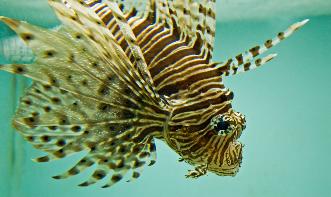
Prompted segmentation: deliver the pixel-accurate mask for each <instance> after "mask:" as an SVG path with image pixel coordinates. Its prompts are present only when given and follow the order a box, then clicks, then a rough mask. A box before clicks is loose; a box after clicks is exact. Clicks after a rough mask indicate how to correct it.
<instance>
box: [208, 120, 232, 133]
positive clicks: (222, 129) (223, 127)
mask: <svg viewBox="0 0 331 197" xmlns="http://www.w3.org/2000/svg"><path fill="white" fill-rule="evenodd" d="M211 125H212V127H213V129H214V130H216V131H217V132H218V133H219V134H221V135H224V134H228V133H229V132H230V131H229V130H230V128H231V125H230V122H229V121H228V120H227V119H226V118H225V117H224V116H216V117H214V118H213V119H212V121H211Z"/></svg>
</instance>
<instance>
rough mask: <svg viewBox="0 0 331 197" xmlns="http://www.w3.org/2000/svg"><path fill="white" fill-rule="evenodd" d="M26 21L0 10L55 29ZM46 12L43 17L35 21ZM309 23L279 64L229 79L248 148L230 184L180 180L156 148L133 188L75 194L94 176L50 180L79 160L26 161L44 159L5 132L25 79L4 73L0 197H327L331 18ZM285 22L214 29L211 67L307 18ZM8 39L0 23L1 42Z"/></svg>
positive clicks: (167, 153)
mask: <svg viewBox="0 0 331 197" xmlns="http://www.w3.org/2000/svg"><path fill="white" fill-rule="evenodd" d="M2 5H3V4H2ZM0 7H1V6H0ZM330 9H331V8H330ZM30 12H31V11H29V10H26V11H24V9H22V10H20V11H14V10H12V9H10V7H8V8H6V9H4V7H1V8H0V15H6V16H11V17H16V18H20V19H24V20H27V21H30V22H32V23H34V24H39V25H42V26H44V27H46V26H47V27H50V26H54V25H55V24H56V21H54V20H51V21H46V22H45V20H43V21H42V20H41V21H38V18H33V19H32V18H31V19H30V18H29V13H30ZM50 12H51V10H50V9H49V10H48V11H47V10H46V11H44V12H42V13H40V17H42V16H43V14H50ZM307 17H308V18H310V22H309V23H308V24H307V25H306V26H305V27H304V28H302V29H301V30H300V31H298V32H297V33H296V34H295V35H293V36H292V37H291V38H289V39H288V40H286V41H284V42H283V43H281V44H280V45H279V46H277V47H275V48H273V49H272V50H271V51H272V52H276V53H278V56H277V57H276V59H275V60H273V61H271V62H270V63H268V64H267V65H265V66H263V67H262V68H259V69H257V70H254V71H251V72H248V73H245V74H241V75H238V76H235V77H230V78H227V79H225V84H226V86H227V87H228V88H230V89H231V90H233V91H234V94H235V99H234V103H233V106H234V109H235V110H237V111H240V112H242V113H244V114H245V115H246V118H247V128H246V130H245V131H244V133H243V135H242V136H241V138H240V141H241V142H243V143H244V144H245V145H246V146H245V147H244V154H243V157H244V159H243V163H242V167H241V169H240V171H239V173H238V174H237V176H236V177H220V176H216V175H214V174H209V175H208V176H204V177H201V178H199V179H197V180H188V179H185V178H184V175H185V174H186V172H187V170H188V169H191V167H190V166H189V165H187V164H184V163H179V162H178V161H177V160H178V158H179V157H178V156H177V155H176V154H175V153H174V152H173V151H172V150H170V148H168V147H167V146H166V145H164V144H163V143H162V142H158V143H157V153H158V159H157V163H156V164H155V165H154V166H152V167H146V168H145V170H144V172H143V174H142V177H141V178H139V179H138V180H137V181H135V182H132V183H126V182H125V181H123V182H120V183H118V184H116V185H115V186H114V187H112V188H110V189H102V188H100V186H102V184H96V185H94V186H91V187H88V188H81V187H77V186H76V185H77V184H79V183H80V182H82V181H83V180H84V178H87V177H88V174H89V173H91V172H92V169H91V170H89V171H87V172H86V173H84V174H82V175H80V176H77V177H73V178H71V179H68V180H63V181H57V180H53V179H52V178H51V176H53V175H57V174H59V173H61V172H63V171H64V170H66V169H67V168H69V167H70V166H71V165H72V164H73V162H74V161H73V160H77V159H78V157H79V155H76V156H73V157H70V158H68V159H64V160H60V161H55V162H52V163H48V164H38V163H34V162H32V161H31V158H34V157H37V156H41V155H43V153H41V152H40V151H37V150H35V149H33V148H32V147H31V145H29V144H28V143H26V142H24V141H23V140H22V139H21V137H20V136H19V135H18V134H16V133H15V132H14V130H13V129H11V126H10V117H11V115H12V113H13V111H14V106H15V103H16V101H17V98H18V97H19V95H21V93H22V89H24V86H25V85H26V84H27V80H25V79H22V78H20V77H14V76H12V75H10V74H8V73H4V72H0V109H1V110H0V125H1V126H0V158H1V160H0V196H4V197H7V196H8V197H12V196H14V197H16V196H17V197H21V196H22V197H32V196H33V197H72V196H80V197H89V196H98V197H99V196H123V197H128V196H138V197H152V196H153V197H154V196H160V197H163V196H164V197H168V196H173V197H183V196H190V197H198V196H199V197H201V196H231V197H247V196H249V197H250V196H254V197H269V196H270V197H294V196H298V197H310V196H318V197H329V196H331V172H330V163H331V156H330V146H331V131H330V130H331V129H330V121H331V104H330V103H331V102H330V101H331V99H330V98H331V65H330V56H331V16H315V17H309V16H307ZM284 18H286V17H283V19H279V18H275V19H268V20H267V21H264V20H259V21H252V20H242V21H230V22H221V23H219V22H218V23H217V34H216V42H215V55H214V60H215V61H222V60H223V61H224V60H226V58H227V57H231V56H234V55H236V54H237V53H239V52H242V51H244V50H246V49H248V48H250V47H252V46H255V45H256V44H259V43H261V42H263V41H264V40H266V39H269V38H271V37H273V36H274V35H275V34H276V33H277V32H278V31H282V30H284V29H285V28H287V27H288V25H290V24H292V23H293V22H296V21H299V20H302V19H303V18H288V19H284ZM10 35H12V32H11V31H9V30H8V29H7V28H5V27H4V26H3V25H2V24H1V26H0V40H1V39H5V38H7V37H8V36H10ZM0 62H1V63H4V62H5V60H4V59H0Z"/></svg>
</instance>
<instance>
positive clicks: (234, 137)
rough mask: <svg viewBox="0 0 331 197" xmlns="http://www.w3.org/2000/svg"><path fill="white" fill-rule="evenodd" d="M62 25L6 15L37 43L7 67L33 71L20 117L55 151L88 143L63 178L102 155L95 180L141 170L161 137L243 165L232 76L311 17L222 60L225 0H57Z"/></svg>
mask: <svg viewBox="0 0 331 197" xmlns="http://www.w3.org/2000/svg"><path fill="white" fill-rule="evenodd" d="M49 5H50V6H51V7H52V8H53V10H54V11H55V13H56V14H57V17H58V18H59V20H60V21H61V22H62V25H61V26H60V28H58V29H56V30H48V29H44V28H41V27H37V26H34V25H31V24H28V23H26V22H22V21H18V20H14V19H10V18H6V17H1V18H0V20H1V21H2V22H4V23H5V24H7V25H8V26H9V27H10V28H11V29H13V30H14V31H15V32H16V33H17V34H18V36H19V37H20V38H21V39H22V40H23V41H24V42H25V43H26V45H27V46H28V47H30V48H31V49H32V51H33V53H34V55H35V59H34V62H33V63H32V64H8V65H1V66H0V69H1V70H4V71H8V72H11V73H14V74H19V75H23V76H25V77H28V78H30V79H32V84H31V86H30V87H29V88H28V89H27V90H26V92H25V94H24V96H23V97H22V98H21V99H20V102H19V106H18V109H17V111H16V114H15V116H14V118H13V122H12V124H13V126H14V127H15V129H16V130H18V131H19V132H20V134H21V135H22V136H23V137H24V138H25V139H26V140H27V141H29V142H30V143H31V144H32V145H33V146H34V147H35V148H37V149H40V150H42V151H45V152H46V153H47V155H45V156H42V157H39V158H37V159H35V161H37V162H48V161H52V160H56V159H60V158H64V157H67V156H68V155H71V154H73V153H77V152H81V151H85V153H86V155H85V156H83V158H81V159H80V160H79V161H78V162H77V163H76V164H75V165H74V166H73V167H72V168H71V169H69V170H68V171H66V172H64V173H63V174H60V175H57V176H54V177H53V178H55V179H64V178H68V177H70V176H73V175H77V174H79V173H81V172H83V171H84V170H86V169H88V168H89V167H91V166H92V165H95V166H96V169H95V171H94V172H93V173H92V174H91V176H90V177H89V178H88V179H87V180H86V181H84V182H83V183H81V184H80V186H88V185H91V184H93V183H96V182H97V181H99V180H101V179H103V178H105V177H109V179H108V181H107V183H106V184H105V185H104V186H103V187H109V186H112V185H113V184H115V183H117V182H118V181H120V180H122V179H124V175H126V174H127V173H128V172H130V173H131V176H130V177H129V178H127V179H129V180H128V181H131V180H134V179H137V178H138V177H139V176H140V173H141V170H142V168H143V166H144V165H149V166H150V165H153V164H154V163H155V161H156V146H155V139H159V140H162V141H163V142H164V143H166V144H167V145H168V146H169V147H170V148H171V149H172V150H174V151H175V152H176V153H177V154H178V155H179V156H180V161H185V162H187V163H189V164H191V165H192V166H194V168H193V169H192V170H189V172H188V174H187V175H186V177H188V178H197V177H200V176H202V175H205V174H206V173H207V172H208V171H209V172H213V173H215V174H217V175H221V176H234V175H236V173H237V172H238V170H239V168H240V165H241V161H242V149H243V145H242V144H241V143H240V142H239V141H238V138H239V137H240V135H241V134H242V132H243V130H244V129H245V127H246V121H245V116H244V115H242V114H241V113H239V112H236V111H234V110H233V109H232V105H231V102H232V100H233V92H232V91H230V90H229V89H227V88H225V87H224V85H223V83H222V80H223V77H227V76H233V75H237V74H238V73H242V72H246V71H249V70H251V69H254V68H256V67H259V66H261V65H263V64H265V63H266V62H268V61H270V60H271V59H273V58H274V57H275V56H276V54H271V55H267V56H265V57H261V58H255V57H257V56H258V55H260V54H262V53H264V52H266V51H267V50H268V49H270V48H271V47H272V46H275V45H276V44H278V43H279V42H280V41H282V40H283V39H285V38H287V37H288V36H290V35H291V34H292V33H293V32H294V31H295V30H297V29H299V28H300V27H301V26H303V25H304V24H305V23H306V22H308V20H304V21H302V22H298V23H295V24H293V25H292V26H290V27H289V28H288V29H287V30H286V31H284V32H280V33H278V35H277V36H276V37H275V38H273V39H270V40H267V41H265V42H264V43H263V44H261V45H258V46H256V47H253V48H251V49H249V50H247V51H245V52H244V53H241V54H239V55H237V56H235V57H233V58H230V59H228V60H227V61H226V62H223V63H217V62H213V61H212V54H213V43H214V36H215V16H216V14H215V0H177V1H175V0H149V1H146V2H143V1H135V0H131V1H130V0H127V1H120V0H114V1H110V0H49Z"/></svg>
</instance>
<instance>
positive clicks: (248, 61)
mask: <svg viewBox="0 0 331 197" xmlns="http://www.w3.org/2000/svg"><path fill="white" fill-rule="evenodd" d="M308 21H309V20H308V19H306V20H303V21H301V22H297V23H294V24H293V25H291V26H290V27H289V28H288V29H286V30H285V31H284V32H279V33H278V34H277V36H276V37H274V38H273V39H269V40H266V41H265V42H264V43H263V44H261V45H258V46H255V47H253V48H251V49H249V50H248V51H245V52H244V53H240V54H238V55H236V57H235V58H230V59H228V60H227V61H226V62H225V63H223V64H220V65H218V67H219V69H220V70H222V71H223V75H224V76H229V75H236V74H238V73H242V72H246V71H249V70H253V69H255V68H257V67H260V66H262V65H264V64H265V63H267V62H269V61H270V60H272V59H273V58H274V57H276V55H277V54H270V55H267V56H265V57H261V58H257V59H256V60H254V58H255V57H258V56H259V55H261V54H263V53H265V52H267V51H268V50H269V49H270V48H272V47H273V46H276V45H277V44H279V43H280V42H281V41H282V40H284V39H286V38H288V37H290V36H291V35H292V34H293V33H294V32H295V31H297V30H298V29H300V28H301V27H302V26H304V25H305V24H306V23H307V22H308Z"/></svg>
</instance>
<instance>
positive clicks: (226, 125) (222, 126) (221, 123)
mask: <svg viewBox="0 0 331 197" xmlns="http://www.w3.org/2000/svg"><path fill="white" fill-rule="evenodd" d="M229 126H230V124H229V122H227V121H224V120H223V118H221V119H220V120H219V121H218V122H217V124H216V127H215V129H216V130H218V131H221V130H223V131H225V130H227V129H228V128H229Z"/></svg>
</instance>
